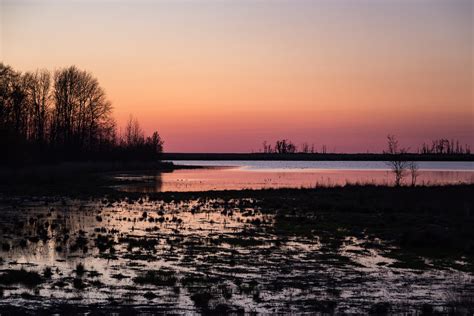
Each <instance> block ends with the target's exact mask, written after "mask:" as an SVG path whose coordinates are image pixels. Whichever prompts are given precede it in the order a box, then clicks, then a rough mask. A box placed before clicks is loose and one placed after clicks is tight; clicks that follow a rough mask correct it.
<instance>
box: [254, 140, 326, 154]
mask: <svg viewBox="0 0 474 316" xmlns="http://www.w3.org/2000/svg"><path fill="white" fill-rule="evenodd" d="M263 152H264V153H265V154H295V153H305V154H315V153H318V150H317V149H316V148H315V146H314V144H311V146H310V145H309V144H308V143H303V144H302V145H301V146H300V147H298V146H297V145H295V144H294V143H293V142H292V141H290V140H288V139H280V140H277V141H276V142H275V144H274V145H272V144H270V143H268V142H267V141H264V142H263ZM326 152H327V149H326V145H323V146H321V150H320V153H323V154H325V153H326Z"/></svg>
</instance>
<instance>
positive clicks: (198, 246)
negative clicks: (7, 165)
mask: <svg viewBox="0 0 474 316" xmlns="http://www.w3.org/2000/svg"><path fill="white" fill-rule="evenodd" d="M176 163H177V164H182V165H188V166H189V165H200V166H206V168H198V169H181V170H175V171H173V172H169V173H162V174H152V175H150V174H141V173H140V172H138V173H120V174H118V175H114V177H115V178H116V179H117V180H118V181H123V182H124V183H123V184H119V185H117V188H119V189H120V190H122V191H121V192H120V194H118V195H117V196H114V195H112V196H103V197H97V196H95V197H93V198H92V197H88V196H81V197H80V198H71V197H61V196H37V197H32V196H18V197H12V196H5V195H2V194H0V245H1V248H0V308H3V309H7V308H13V307H17V308H22V309H26V310H28V311H29V312H31V314H35V312H37V311H38V310H45V311H46V313H48V314H49V313H51V312H58V313H59V314H61V313H65V311H66V312H68V311H70V310H71V308H79V309H80V308H85V309H84V310H83V311H84V312H86V313H87V312H88V311H90V310H91V308H94V309H95V308H98V309H101V308H102V309H107V310H108V311H109V312H110V311H112V312H113V313H115V314H121V313H120V312H117V311H116V310H115V309H120V308H122V307H127V308H132V309H133V310H135V311H136V310H138V311H141V312H144V313H147V312H149V311H150V310H153V312H163V313H168V312H171V313H173V314H198V313H205V314H206V313H211V312H214V313H219V314H222V313H230V312H233V313H238V314H242V313H246V314H249V313H264V314H272V313H285V314H286V313H304V312H307V313H345V312H347V313H359V314H364V313H368V312H375V313H379V312H384V311H390V312H394V313H420V312H422V311H424V309H423V308H425V307H426V308H427V310H428V311H431V312H436V311H440V312H447V311H448V312H449V311H452V309H450V308H452V307H451V306H453V304H454V306H464V305H460V304H461V303H459V302H462V304H465V302H468V304H470V303H469V302H471V303H472V302H473V299H472V298H473V297H474V275H473V273H472V271H473V267H474V262H472V257H469V256H464V255H459V256H456V257H452V258H442V259H440V260H438V259H436V260H434V259H430V258H428V257H424V256H418V255H417V256H416V257H415V259H414V258H413V257H405V253H403V252H400V251H401V250H400V249H401V248H400V246H399V245H398V244H396V243H394V242H393V240H390V238H388V237H387V239H383V238H382V237H378V236H376V235H374V234H369V233H367V231H366V229H365V228H363V227H364V225H366V223H367V226H369V224H370V225H372V226H375V227H377V228H379V227H382V226H383V225H385V221H386V220H387V219H386V218H381V217H383V216H381V215H380V214H379V210H378V209H377V210H376V212H375V213H371V210H370V209H369V208H367V206H366V205H365V204H364V203H366V202H367V201H369V202H370V201H372V200H371V199H372V198H373V196H372V195H371V194H370V192H369V194H368V195H367V196H366V197H365V198H364V197H363V196H361V195H359V194H357V198H356V199H353V198H351V197H347V196H345V195H344V194H341V193H340V192H339V191H337V192H336V193H335V195H334V198H333V197H332V195H330V198H329V200H328V201H326V202H324V201H323V202H321V205H319V206H318V207H316V206H315V204H314V201H318V199H316V200H311V201H309V202H308V197H310V195H305V194H313V193H314V192H313V193H304V192H305V191H303V193H302V194H303V195H297V194H298V193H295V192H296V191H298V192H299V191H300V190H293V191H292V192H293V193H287V194H288V195H287V196H286V197H285V199H283V200H279V197H280V191H272V190H270V191H268V192H270V193H272V194H273V193H274V194H275V195H274V196H273V197H272V198H269V199H266V198H265V195H262V194H261V192H264V191H248V192H247V193H246V192H245V191H240V192H230V193H229V194H234V195H226V194H225V192H219V193H215V192H208V193H209V195H205V193H204V192H202V193H195V191H206V190H220V189H245V188H279V187H305V186H308V187H311V186H315V185H322V186H331V185H334V184H344V183H348V182H350V183H355V182H359V183H381V184H383V183H390V182H391V181H392V179H391V177H392V175H391V173H390V171H389V170H387V167H386V165H385V164H384V163H383V162H376V163H372V162H233V161H225V162H218V161H211V162H205V161H199V162H196V161H180V162H176ZM473 175H474V171H473V166H472V163H420V176H419V181H422V182H424V183H425V184H443V183H464V182H467V183H472V182H473ZM420 183H421V182H420ZM361 188H362V189H364V188H363V187H361ZM336 189H337V190H339V189H340V188H336ZM368 189H369V190H370V187H369V188H368ZM123 191H136V192H142V193H144V194H140V193H138V194H137V193H133V194H130V193H124V192H123ZM158 191H193V192H194V193H176V192H170V193H160V194H154V195H153V194H151V193H149V194H147V192H158ZM311 191H317V190H311ZM252 192H253V193H252ZM282 192H284V191H282ZM178 194H182V196H181V197H180V196H178ZM216 194H217V196H216ZM248 194H250V195H248ZM292 194H293V195H292ZM295 194H296V195H295ZM368 196H370V198H367V197H368ZM433 197H436V194H435V195H434V196H433ZM345 199H347V200H345ZM466 200H467V199H466ZM443 201H445V200H442V201H441V202H443ZM338 203H341V204H338ZM344 203H349V204H348V205H349V206H345V204H344ZM369 205H373V203H372V202H370V203H369ZM466 205H467V204H466ZM390 206H391V205H389V206H385V208H384V210H388V212H389V215H387V214H385V215H384V216H390V221H398V222H400V221H403V220H404V218H406V217H407V216H415V217H414V218H415V219H416V221H421V222H422V221H424V220H425V218H426V217H425V215H424V214H421V215H417V214H411V213H400V214H397V213H393V212H392V211H390ZM354 208H355V209H356V210H355V211H354V210H353V209H354ZM415 209H419V207H418V208H415ZM334 210H338V212H337V213H335V212H334ZM468 211H469V210H468ZM468 211H467V213H466V214H468V215H466V216H467V217H466V223H468V221H469V220H471V217H470V215H469V212H468ZM448 213H449V212H448ZM407 214H408V215H407ZM358 216H361V218H363V219H362V220H360V219H359V220H358V223H359V225H360V227H359V228H355V227H356V225H355V221H357V218H358ZM348 219H349V220H350V222H349V225H348V226H346V227H343V226H338V225H340V224H341V225H343V224H344V222H347V221H348ZM336 220H337V221H339V222H340V223H338V224H337V225H336V224H335V223H336V222H335V221H336ZM378 220H380V221H381V224H377V223H376V224H374V222H373V221H378ZM436 221H437V222H436V223H438V222H443V220H438V219H436ZM353 224H354V225H353ZM348 227H349V228H348ZM430 227H431V226H430ZM436 227H438V226H435V228H434V230H435V231H436ZM392 233H393V232H392ZM380 236H383V234H381V235H380ZM389 237H390V235H389ZM438 261H439V262H438ZM71 306H74V307H71ZM129 312H130V311H128V310H126V312H125V314H127V313H129ZM68 313H69V312H68ZM69 314H74V313H69Z"/></svg>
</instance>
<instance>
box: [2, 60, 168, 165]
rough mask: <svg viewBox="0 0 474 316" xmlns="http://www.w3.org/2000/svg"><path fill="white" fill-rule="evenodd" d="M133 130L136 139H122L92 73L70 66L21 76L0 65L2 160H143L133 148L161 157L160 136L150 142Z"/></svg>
mask: <svg viewBox="0 0 474 316" xmlns="http://www.w3.org/2000/svg"><path fill="white" fill-rule="evenodd" d="M127 128H128V127H127ZM133 129H134V131H133V133H134V138H133V139H129V138H128V137H129V135H126V136H124V138H126V139H123V138H120V137H118V136H117V133H116V128H115V121H114V119H113V118H112V106H111V103H110V102H109V101H108V100H107V97H106V94H105V92H104V90H103V89H102V88H101V86H100V85H99V82H98V81H97V79H96V78H95V77H94V76H93V75H92V74H91V73H89V72H87V71H83V70H80V69H78V68H76V67H75V66H71V67H68V68H63V69H59V70H57V71H55V72H54V73H51V72H50V71H48V70H38V71H35V72H26V73H23V74H22V73H20V72H17V71H15V70H13V69H12V68H11V67H9V66H7V65H4V64H3V63H0V142H1V144H0V145H1V146H2V148H6V149H7V155H6V157H3V159H7V160H8V159H10V160H12V159H20V160H21V159H22V158H25V157H21V156H25V155H30V157H29V160H41V158H42V157H44V156H49V157H46V158H45V159H50V158H56V159H71V158H74V159H77V158H83V159H91V158H94V159H95V158H121V156H127V157H130V158H141V157H138V156H135V157H133V156H134V155H133V153H132V152H131V151H132V147H133V148H134V149H135V150H138V149H140V152H141V155H146V154H149V158H150V159H152V157H154V156H156V155H158V154H159V153H161V151H162V145H163V142H162V141H161V139H160V137H159V135H158V133H155V134H154V135H153V136H152V137H148V138H145V136H144V134H143V132H142V131H141V129H140V128H139V125H138V122H136V121H135V122H134V125H133ZM138 134H140V136H137V135H138ZM140 137H141V138H142V140H143V141H142V140H141V139H140V140H138V139H137V138H140ZM152 149H153V150H152ZM31 155H37V156H41V157H31ZM51 155H54V157H50V156H51ZM143 157H144V156H143ZM0 159H1V158H0Z"/></svg>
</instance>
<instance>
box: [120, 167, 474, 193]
mask: <svg viewBox="0 0 474 316" xmlns="http://www.w3.org/2000/svg"><path fill="white" fill-rule="evenodd" d="M173 163H174V164H176V165H183V166H204V167H207V168H200V169H179V170H175V171H173V172H167V173H156V174H152V175H150V174H148V175H141V174H126V173H124V174H121V175H119V176H118V177H117V178H118V179H119V180H120V179H121V180H131V181H132V182H133V181H134V180H135V181H137V182H140V183H136V184H127V185H125V186H122V189H123V190H126V191H135V192H169V191H207V190H242V189H265V188H300V187H304V188H310V187H315V186H334V185H345V184H380V185H392V184H393V181H394V176H393V173H392V172H391V171H390V168H389V167H388V164H387V163H386V162H384V161H202V160H201V161H191V160H188V161H173ZM418 166H419V171H418V173H419V175H418V177H417V184H422V185H440V184H457V183H474V163H473V162H469V161H468V162H436V161H434V162H424V161H422V162H418ZM410 181H411V178H410V174H409V173H408V172H407V174H406V177H405V182H406V183H410Z"/></svg>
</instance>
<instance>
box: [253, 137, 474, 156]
mask: <svg viewBox="0 0 474 316" xmlns="http://www.w3.org/2000/svg"><path fill="white" fill-rule="evenodd" d="M262 150H263V153H265V154H296V153H298V154H327V153H328V151H327V146H326V145H322V146H321V148H320V149H319V150H318V149H317V148H316V147H315V145H314V144H311V145H309V144H308V143H302V144H301V145H300V146H298V145H296V144H295V143H293V142H292V141H291V140H288V139H280V140H277V141H276V142H275V143H274V144H271V143H269V142H267V141H264V142H263V144H262V149H261V150H260V152H262ZM417 152H418V153H419V154H422V155H470V154H471V149H470V147H469V145H467V144H466V145H461V144H460V142H459V141H458V140H448V139H446V138H440V139H436V140H433V141H432V142H431V144H429V145H428V144H426V143H423V145H422V147H421V148H419V149H418V151H417ZM383 153H384V154H388V153H390V150H389V151H388V152H386V151H384V152H383ZM392 153H393V152H392ZM408 153H410V152H409V151H408V149H407V148H404V150H403V152H399V153H398V154H399V155H400V154H408ZM415 153H416V152H415Z"/></svg>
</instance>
